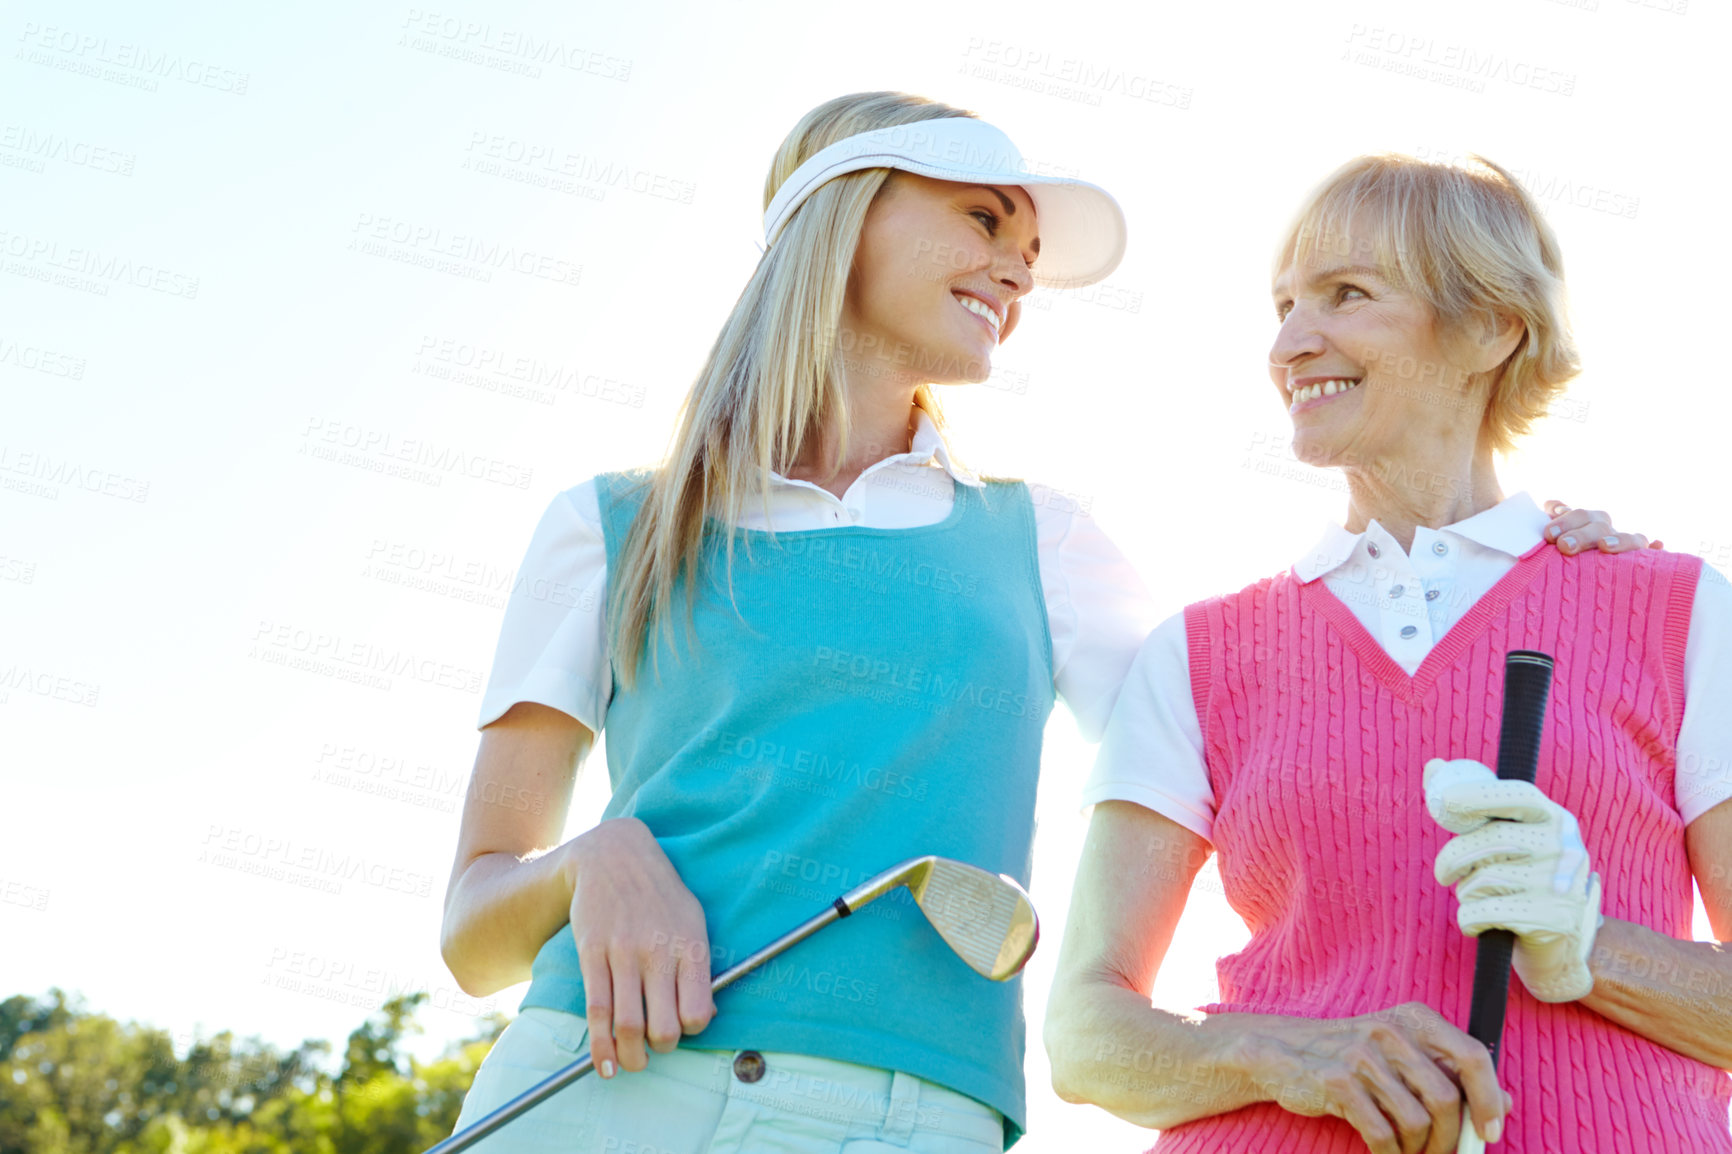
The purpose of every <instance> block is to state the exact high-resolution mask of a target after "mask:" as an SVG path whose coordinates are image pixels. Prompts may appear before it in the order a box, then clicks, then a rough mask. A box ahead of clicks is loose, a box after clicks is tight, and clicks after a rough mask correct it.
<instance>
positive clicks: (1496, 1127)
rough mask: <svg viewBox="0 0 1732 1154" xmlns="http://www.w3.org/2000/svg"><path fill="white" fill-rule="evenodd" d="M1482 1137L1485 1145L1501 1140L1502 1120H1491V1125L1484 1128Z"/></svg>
mask: <svg viewBox="0 0 1732 1154" xmlns="http://www.w3.org/2000/svg"><path fill="white" fill-rule="evenodd" d="M1484 1137H1485V1140H1486V1142H1487V1144H1490V1143H1492V1142H1496V1141H1497V1140H1498V1139H1499V1138H1502V1137H1503V1119H1502V1118H1493V1119H1492V1120H1491V1123H1490V1124H1489V1125H1488V1126H1486V1128H1485V1135H1484Z"/></svg>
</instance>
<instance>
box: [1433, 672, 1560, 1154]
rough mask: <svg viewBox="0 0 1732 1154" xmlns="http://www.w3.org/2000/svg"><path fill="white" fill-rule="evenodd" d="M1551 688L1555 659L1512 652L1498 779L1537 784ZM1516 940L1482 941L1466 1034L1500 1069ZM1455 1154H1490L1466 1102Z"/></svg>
mask: <svg viewBox="0 0 1732 1154" xmlns="http://www.w3.org/2000/svg"><path fill="white" fill-rule="evenodd" d="M1551 687H1552V659H1551V657H1550V656H1548V655H1547V654H1544V653H1535V652H1533V651H1532V650H1528V649H1516V650H1512V651H1511V652H1510V653H1509V655H1508V656H1506V657H1505V658H1504V679H1503V728H1502V729H1501V730H1500V731H1499V733H1498V742H1497V775H1498V777H1500V778H1502V779H1504V780H1505V781H1528V782H1531V781H1533V779H1534V774H1535V773H1536V772H1537V770H1538V767H1539V757H1540V729H1541V727H1542V726H1544V724H1545V720H1546V697H1547V695H1548V694H1549V693H1550V692H1551ZM1514 948H1515V935H1514V934H1512V933H1510V932H1509V931H1508V930H1487V931H1486V932H1485V933H1483V934H1481V935H1480V936H1479V945H1478V950H1479V952H1478V955H1477V956H1476V957H1475V959H1474V967H1473V1004H1472V1008H1471V1009H1470V1010H1469V1011H1468V1018H1467V1032H1468V1033H1469V1034H1470V1035H1472V1036H1473V1037H1474V1038H1476V1039H1477V1040H1479V1041H1480V1042H1482V1043H1484V1045H1485V1048H1486V1049H1487V1050H1489V1051H1490V1052H1491V1064H1492V1067H1493V1068H1494V1069H1495V1068H1496V1066H1497V1051H1498V1046H1499V1045H1500V1044H1501V1043H1502V1041H1503V1019H1504V1011H1505V1010H1506V1009H1507V1008H1508V1007H1509V963H1510V953H1511V951H1512V950H1513V949H1514ZM1455 1150H1456V1154H1485V1139H1484V1138H1481V1137H1480V1136H1479V1131H1478V1130H1476V1129H1474V1126H1473V1121H1472V1119H1471V1118H1470V1117H1469V1114H1468V1109H1467V1102H1466V1100H1465V1099H1464V1100H1463V1101H1462V1104H1461V1136H1460V1137H1459V1138H1458V1139H1457V1141H1456V1146H1455Z"/></svg>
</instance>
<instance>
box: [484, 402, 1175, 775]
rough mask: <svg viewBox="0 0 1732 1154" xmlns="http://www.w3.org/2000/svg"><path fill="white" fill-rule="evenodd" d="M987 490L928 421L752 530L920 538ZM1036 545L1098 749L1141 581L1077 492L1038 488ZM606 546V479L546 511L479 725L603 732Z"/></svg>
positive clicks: (1074, 699)
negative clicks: (970, 494)
mask: <svg viewBox="0 0 1732 1154" xmlns="http://www.w3.org/2000/svg"><path fill="white" fill-rule="evenodd" d="M958 484H962V485H971V486H974V487H976V488H978V487H981V481H980V479H979V478H978V477H976V476H975V475H974V474H973V473H971V472H969V471H968V470H967V469H965V468H963V467H961V466H960V465H958V464H957V463H956V462H955V461H954V460H952V458H951V456H950V452H949V450H948V449H947V448H946V446H945V444H944V439H943V437H942V436H941V435H940V434H939V432H938V429H937V428H936V427H935V426H934V425H933V424H932V422H931V420H930V419H929V418H928V417H927V416H926V415H925V414H924V413H921V414H919V415H918V417H917V420H916V425H915V430H914V435H913V438H912V440H911V442H910V451H909V452H906V453H899V454H896V455H894V456H890V457H886V458H885V459H884V460H882V461H879V462H877V463H876V464H874V465H872V466H871V467H870V468H868V469H867V470H866V471H865V472H863V473H861V474H860V476H859V478H858V479H856V480H855V481H854V483H853V484H852V485H850V486H849V487H848V489H847V491H846V492H845V493H844V494H843V495H842V496H841V497H840V498H838V497H836V496H835V495H834V494H833V493H830V492H828V491H826V490H824V489H821V488H819V487H818V486H817V485H814V484H811V483H810V482H807V481H793V480H789V479H788V478H786V477H783V476H780V475H773V476H772V478H771V483H770V494H769V496H770V512H769V517H768V519H767V520H766V518H765V516H764V510H763V504H762V502H760V501H757V500H748V501H747V503H746V508H745V510H744V512H743V516H742V518H741V521H740V524H741V526H742V527H744V528H748V529H765V528H774V529H775V530H776V531H777V532H779V533H796V532H801V531H804V530H811V529H829V528H833V527H835V526H837V525H860V526H865V527H868V528H874V529H908V528H914V527H916V526H920V525H932V524H936V523H937V522H939V521H942V520H944V519H945V518H946V517H948V516H949V515H950V511H951V507H952V505H953V504H954V503H955V499H956V488H955V487H956V485H958ZM1029 489H1030V492H1031V493H1032V494H1033V497H1034V506H1035V508H1034V515H1035V537H1036V541H1035V547H1036V552H1037V554H1038V557H1039V568H1040V582H1041V588H1042V590H1043V592H1044V593H1045V597H1046V613H1047V623H1048V626H1049V628H1050V630H1051V632H1052V650H1053V653H1052V657H1053V670H1054V683H1055V688H1056V690H1057V692H1058V695H1059V697H1060V698H1061V699H1062V700H1063V701H1064V702H1065V704H1066V705H1067V706H1068V707H1069V708H1070V710H1071V712H1072V713H1074V714H1075V715H1076V719H1077V726H1078V728H1079V729H1080V730H1081V731H1082V733H1083V734H1084V735H1085V736H1086V737H1087V739H1088V740H1090V741H1096V740H1099V738H1100V735H1101V731H1102V730H1103V729H1104V728H1105V727H1106V722H1107V717H1108V716H1109V715H1110V714H1111V712H1112V707H1113V701H1114V699H1115V698H1116V697H1117V696H1118V692H1119V686H1120V685H1121V684H1123V682H1124V677H1125V671H1126V670H1128V669H1129V668H1130V665H1131V661H1132V659H1133V658H1134V657H1135V656H1136V653H1137V649H1138V647H1139V646H1140V645H1141V644H1142V642H1143V639H1144V638H1145V637H1147V636H1148V633H1149V627H1150V626H1151V625H1153V624H1154V622H1155V619H1156V617H1155V611H1154V606H1153V604H1152V603H1151V602H1150V600H1149V595H1148V591H1147V590H1146V589H1145V588H1144V586H1143V583H1142V580H1141V578H1139V577H1138V575H1137V573H1136V570H1135V569H1133V568H1132V567H1131V565H1130V563H1129V562H1128V561H1126V560H1125V558H1124V555H1123V554H1122V553H1120V552H1119V550H1118V547H1117V546H1116V545H1114V544H1113V543H1112V541H1111V540H1110V539H1109V538H1108V537H1107V535H1106V534H1105V533H1103V532H1102V531H1101V529H1100V528H1099V526H1098V525H1096V524H1095V521H1094V519H1093V518H1092V517H1090V516H1089V514H1088V511H1087V510H1086V509H1084V508H1082V507H1081V505H1080V503H1079V502H1078V501H1077V500H1076V499H1075V498H1074V497H1071V496H1069V495H1068V494H1065V493H1063V492H1062V491H1060V490H1055V489H1049V488H1046V487H1044V486H1040V485H1030V486H1029ZM606 602H607V545H606V541H605V539H604V538H603V536H602V528H601V507H600V503H599V500H598V498H597V496H596V488H595V482H594V481H593V480H590V481H585V482H584V483H582V484H580V485H577V486H574V487H573V488H570V489H567V490H566V491H565V492H563V493H560V494H559V495H558V496H556V497H555V498H554V499H553V501H552V503H551V504H550V505H549V506H548V508H547V511H546V512H545V513H544V514H543V515H542V518H541V522H540V524H539V525H537V526H536V528H535V534H534V536H533V537H532V538H531V539H530V543H529V550H528V552H527V554H526V555H525V556H524V559H523V564H522V566H521V567H520V568H519V569H518V580H516V581H515V582H513V591H512V594H511V597H510V600H509V601H508V602H507V604H506V608H505V621H504V624H503V625H502V626H501V628H500V633H499V644H498V646H497V648H496V650H495V652H494V656H493V670H492V673H491V674H490V676H489V678H488V682H487V689H486V691H485V693H484V694H483V696H482V700H481V716H480V721H479V725H482V726H485V725H487V724H488V723H490V722H493V721H496V720H498V719H499V717H500V716H502V715H503V714H504V713H505V711H506V710H507V709H509V708H510V707H511V706H512V705H513V704H514V703H516V702H519V701H534V702H538V703H540V704H542V705H546V706H550V707H551V708H554V709H557V710H560V711H561V712H563V713H567V714H569V715H571V716H572V717H574V718H576V719H577V720H578V721H580V722H582V723H583V724H584V725H586V726H588V727H589V728H590V729H591V730H592V731H597V732H599V731H600V730H601V728H602V725H603V724H604V722H605V720H606V716H607V706H608V701H609V700H610V698H611V695H612V691H613V678H612V676H611V673H610V671H609V668H608V663H607V642H606V637H607V623H606V621H605V609H606Z"/></svg>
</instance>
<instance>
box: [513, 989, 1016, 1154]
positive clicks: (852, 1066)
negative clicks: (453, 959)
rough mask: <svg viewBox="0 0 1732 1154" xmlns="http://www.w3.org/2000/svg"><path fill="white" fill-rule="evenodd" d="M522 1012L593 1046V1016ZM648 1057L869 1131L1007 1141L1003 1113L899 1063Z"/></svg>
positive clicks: (753, 1053)
mask: <svg viewBox="0 0 1732 1154" xmlns="http://www.w3.org/2000/svg"><path fill="white" fill-rule="evenodd" d="M518 1016H519V1017H523V1018H529V1019H531V1020H533V1021H536V1022H537V1023H539V1024H541V1025H542V1026H544V1027H546V1028H547V1029H548V1030H550V1031H551V1032H552V1033H553V1036H554V1040H555V1042H556V1044H557V1045H559V1046H560V1047H561V1048H562V1049H566V1050H569V1051H571V1052H572V1053H573V1055H574V1056H576V1055H579V1054H582V1053H584V1052H586V1051H587V1050H588V1048H589V1047H588V1036H589V1026H588V1023H587V1022H586V1021H585V1020H584V1019H583V1018H581V1017H579V1016H577V1015H576V1014H571V1013H567V1012H566V1011H564V1010H555V1009H550V1008H548V1007H545V1006H526V1007H524V1009H522V1010H520V1011H519V1014H518ZM754 1057H755V1058H758V1059H761V1062H762V1064H761V1066H760V1065H758V1064H757V1063H754V1062H752V1058H754ZM742 1058H744V1059H745V1062H744V1063H743V1064H742ZM649 1062H650V1069H651V1070H653V1071H655V1072H656V1073H657V1074H658V1075H660V1076H661V1077H664V1078H671V1079H673V1080H675V1081H677V1082H683V1083H685V1084H686V1085H689V1086H692V1087H695V1088H698V1089H702V1090H707V1091H709V1092H710V1093H713V1094H719V1095H722V1096H723V1097H731V1098H736V1099H739V1100H741V1101H747V1102H751V1103H753V1104H755V1105H761V1106H765V1107H768V1108H770V1109H775V1110H782V1111H786V1112H787V1113H790V1114H799V1115H801V1116H803V1117H808V1118H816V1119H822V1120H824V1121H828V1122H832V1123H837V1124H841V1125H844V1126H848V1127H850V1128H851V1129H857V1130H861V1131H870V1132H872V1133H874V1134H876V1135H879V1136H882V1137H884V1138H885V1139H887V1140H890V1141H893V1142H898V1143H899V1144H900V1143H905V1142H906V1141H907V1138H908V1135H909V1134H911V1133H912V1132H913V1131H915V1130H916V1129H918V1130H922V1131H927V1132H932V1133H938V1134H944V1135H947V1136H949V1137H954V1138H962V1139H967V1140H970V1141H974V1142H981V1143H985V1144H988V1145H991V1146H1002V1144H1003V1142H1004V1116H1003V1115H1001V1114H1000V1113H999V1112H998V1111H997V1110H995V1109H993V1108H992V1107H991V1106H988V1105H986V1104H985V1103H983V1102H980V1101H977V1100H975V1099H973V1098H970V1097H968V1096H967V1095H966V1094H959V1093H957V1092H956V1091H955V1090H951V1089H949V1088H947V1087H944V1086H940V1085H938V1084H937V1083H936V1082H930V1081H927V1080H926V1079H924V1078H917V1077H915V1076H914V1075H912V1074H904V1073H902V1072H901V1071H899V1070H881V1069H878V1068H875V1067H872V1066H861V1065H857V1064H856V1063H853V1062H840V1061H837V1060H835V1059H833V1058H817V1057H813V1056H812V1055H810V1054H791V1053H787V1052H785V1051H779V1050H705V1049H698V1048H695V1047H690V1046H681V1047H680V1048H679V1049H677V1050H675V1051H673V1052H672V1053H668V1054H656V1053H651V1054H650V1056H649ZM737 1069H743V1070H745V1071H748V1072H750V1073H754V1074H757V1077H756V1078H755V1080H753V1081H750V1082H748V1081H744V1080H742V1079H741V1078H740V1077H739V1076H737V1074H736V1070H737ZM621 1076H622V1077H631V1075H630V1074H622V1075H621ZM862 1136H864V1134H863V1135H862Z"/></svg>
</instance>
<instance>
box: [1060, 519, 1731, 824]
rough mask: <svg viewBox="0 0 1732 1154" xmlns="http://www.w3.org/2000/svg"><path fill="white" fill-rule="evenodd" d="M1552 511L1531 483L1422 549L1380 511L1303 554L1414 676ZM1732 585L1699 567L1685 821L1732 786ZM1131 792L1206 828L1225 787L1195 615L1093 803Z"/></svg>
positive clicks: (1090, 796) (1104, 757) (1111, 745)
mask: <svg viewBox="0 0 1732 1154" xmlns="http://www.w3.org/2000/svg"><path fill="white" fill-rule="evenodd" d="M1549 521H1550V518H1548V517H1547V516H1546V515H1545V514H1544V513H1543V512H1541V511H1540V509H1539V507H1538V506H1537V505H1535V504H1534V502H1533V499H1532V498H1530V497H1529V496H1528V495H1527V494H1526V493H1517V494H1516V495H1515V496H1513V497H1509V498H1506V499H1505V500H1504V501H1502V502H1501V503H1499V504H1497V505H1495V506H1493V507H1492V508H1490V509H1487V510H1486V511H1485V512H1483V513H1479V514H1476V515H1475V516H1472V517H1469V518H1467V519H1466V520H1465V521H1458V522H1456V523H1455V524H1453V525H1446V526H1444V527H1443V528H1441V529H1427V528H1423V527H1422V528H1419V529H1416V530H1415V531H1414V534H1413V548H1412V550H1411V552H1409V551H1406V550H1403V549H1402V547H1401V544H1400V542H1398V541H1396V540H1395V538H1393V537H1391V536H1390V535H1389V533H1388V532H1387V531H1386V530H1385V529H1384V528H1383V526H1381V525H1379V524H1378V523H1377V522H1376V521H1373V522H1371V524H1370V526H1369V527H1367V529H1366V530H1365V532H1363V533H1349V532H1348V531H1347V530H1345V529H1343V528H1341V527H1340V526H1338V525H1331V526H1330V527H1329V528H1328V529H1327V530H1326V531H1325V532H1324V534H1323V536H1322V537H1321V538H1320V539H1319V540H1318V542H1317V544H1316V545H1315V546H1313V547H1312V549H1311V550H1310V551H1309V552H1307V553H1306V554H1305V555H1304V556H1303V557H1301V558H1299V560H1298V561H1296V562H1295V563H1294V565H1293V573H1294V575H1295V576H1296V577H1298V578H1299V579H1300V580H1301V581H1304V582H1307V583H1309V582H1311V581H1316V580H1319V579H1321V580H1322V582H1323V584H1324V585H1325V586H1326V587H1327V588H1328V589H1329V592H1331V593H1333V594H1334V595H1335V596H1336V597H1338V598H1340V599H1341V601H1342V602H1343V603H1345V604H1346V605H1347V607H1348V608H1349V609H1351V610H1352V611H1353V615H1354V616H1355V617H1357V618H1358V619H1359V622H1360V624H1362V625H1364V626H1365V631H1366V632H1367V633H1369V634H1370V635H1371V637H1372V638H1373V639H1374V640H1375V641H1376V642H1377V643H1378V644H1379V645H1381V646H1382V647H1383V650H1384V652H1386V653H1388V654H1389V656H1390V657H1391V658H1393V659H1394V660H1395V662H1396V664H1398V665H1400V666H1401V668H1402V669H1404V670H1406V671H1407V673H1408V675H1409V676H1412V675H1413V674H1414V673H1415V672H1416V671H1417V670H1418V669H1419V665H1420V662H1422V661H1424V660H1425V657H1426V654H1428V653H1430V652H1431V650H1432V647H1433V646H1434V645H1436V644H1437V643H1438V642H1439V641H1441V640H1443V636H1444V634H1446V633H1448V632H1449V630H1450V628H1451V627H1452V626H1454V625H1455V623H1456V622H1457V621H1459V620H1461V618H1462V616H1463V615H1464V614H1466V612H1467V610H1468V609H1469V608H1470V607H1471V606H1472V605H1473V603H1474V602H1476V601H1478V600H1479V599H1480V598H1481V597H1483V596H1485V595H1486V594H1487V593H1488V592H1490V591H1491V587H1492V586H1493V585H1496V584H1497V583H1498V581H1499V580H1501V579H1502V578H1503V576H1504V574H1506V573H1508V572H1509V571H1510V570H1511V569H1513V568H1515V564H1516V560H1517V558H1519V557H1520V556H1521V555H1522V554H1523V553H1525V552H1527V551H1528V550H1529V549H1531V548H1533V547H1534V546H1535V545H1538V544H1539V543H1540V542H1541V540H1542V539H1543V538H1542V534H1543V532H1544V530H1545V527H1546V525H1547V524H1548V523H1549ZM1729 693H1732V588H1729V587H1728V585H1727V583H1726V578H1725V577H1723V576H1721V575H1720V573H1719V572H1718V571H1717V570H1715V569H1713V568H1712V567H1710V566H1707V565H1704V566H1703V567H1702V577H1701V580H1700V582H1699V583H1698V585H1697V589H1696V600H1695V607H1694V610H1693V611H1692V613H1691V615H1690V633H1689V639H1688V641H1687V643H1686V645H1685V649H1684V718H1683V722H1682V725H1681V728H1680V730H1679V733H1678V772H1677V777H1676V783H1677V794H1676V802H1677V806H1678V812H1679V813H1680V814H1682V815H1683V818H1684V822H1685V824H1689V823H1690V822H1692V821H1695V820H1696V819H1697V818H1698V817H1700V816H1701V815H1702V814H1704V813H1706V812H1707V811H1708V810H1710V809H1712V808H1714V806H1716V805H1718V804H1719V803H1720V802H1722V801H1725V800H1726V799H1727V798H1729V797H1732V710H1728V709H1727V708H1726V703H1727V702H1728V701H1732V697H1729V696H1728V694H1729ZM1102 801H1134V802H1136V803H1137V804H1138V805H1142V806H1145V807H1147V808H1149V809H1152V810H1154V811H1155V812H1157V813H1160V814H1162V815H1164V816H1166V817H1168V818H1171V819H1172V820H1173V821H1176V822H1178V823H1179V824H1180V825H1182V826H1184V827H1185V828H1186V829H1188V830H1190V831H1191V832H1192V833H1195V834H1197V835H1198V836H1199V837H1202V838H1209V836H1210V830H1211V826H1212V824H1213V822H1214V817H1215V796H1214V792H1213V790H1212V789H1211V788H1210V786H1209V771H1208V766H1207V765H1206V763H1205V761H1204V756H1203V732H1202V726H1201V725H1200V724H1199V722H1198V720H1197V709H1196V705H1195V703H1194V701H1193V699H1192V696H1191V669H1190V658H1189V653H1188V651H1187V649H1186V646H1185V615H1184V614H1183V613H1182V612H1181V613H1178V614H1175V615H1174V616H1172V617H1169V618H1167V620H1166V621H1164V622H1162V623H1161V624H1160V625H1159V626H1158V627H1156V629H1155V631H1154V632H1153V633H1152V634H1150V636H1149V639H1148V640H1147V641H1146V642H1145V643H1144V644H1143V647H1142V649H1141V651H1140V652H1139V653H1138V654H1137V659H1136V662H1135V664H1133V665H1132V667H1131V672H1130V674H1129V676H1128V677H1127V678H1126V680H1125V686H1124V689H1123V691H1122V692H1121V693H1120V694H1119V700H1118V705H1117V706H1116V707H1115V708H1114V710H1113V715H1112V719H1111V722H1110V724H1109V725H1108V726H1107V732H1106V736H1105V737H1104V738H1103V739H1102V741H1101V749H1100V756H1099V757H1098V758H1097V759H1096V761H1095V767H1094V772H1093V773H1092V774H1091V775H1090V777H1089V781H1088V784H1087V785H1086V786H1085V787H1084V789H1083V804H1084V805H1085V806H1088V805H1094V804H1095V803H1097V802H1102Z"/></svg>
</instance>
